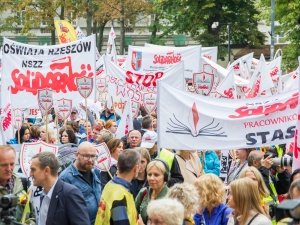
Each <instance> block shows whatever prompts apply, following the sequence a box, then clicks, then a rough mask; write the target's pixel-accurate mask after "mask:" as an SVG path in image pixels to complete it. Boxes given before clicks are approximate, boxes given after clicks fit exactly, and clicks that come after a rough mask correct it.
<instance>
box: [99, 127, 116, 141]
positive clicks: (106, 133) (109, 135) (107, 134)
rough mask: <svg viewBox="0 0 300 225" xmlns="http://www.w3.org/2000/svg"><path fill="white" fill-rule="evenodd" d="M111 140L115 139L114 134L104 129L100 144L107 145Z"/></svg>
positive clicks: (100, 136) (101, 133)
mask: <svg viewBox="0 0 300 225" xmlns="http://www.w3.org/2000/svg"><path fill="white" fill-rule="evenodd" d="M111 139H113V134H112V133H111V132H110V131H108V130H105V129H103V130H101V131H100V135H99V136H98V139H97V141H98V142H100V143H102V142H105V143H106V144H107V143H108V142H109V141H110V140H111Z"/></svg>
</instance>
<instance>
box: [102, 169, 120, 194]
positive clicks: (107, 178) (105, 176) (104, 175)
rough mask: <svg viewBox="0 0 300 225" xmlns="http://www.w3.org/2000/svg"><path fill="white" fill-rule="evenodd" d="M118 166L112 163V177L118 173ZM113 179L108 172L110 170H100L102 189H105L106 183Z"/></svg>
mask: <svg viewBox="0 0 300 225" xmlns="http://www.w3.org/2000/svg"><path fill="white" fill-rule="evenodd" d="M117 170H118V168H117V165H112V166H111V167H110V169H109V172H110V174H111V175H112V177H114V176H115V175H116V172H117ZM110 180H111V177H110V175H109V174H108V172H105V171H101V172H100V181H101V189H102V190H103V189H104V187H105V185H106V184H107V183H108V182H109V181H110Z"/></svg>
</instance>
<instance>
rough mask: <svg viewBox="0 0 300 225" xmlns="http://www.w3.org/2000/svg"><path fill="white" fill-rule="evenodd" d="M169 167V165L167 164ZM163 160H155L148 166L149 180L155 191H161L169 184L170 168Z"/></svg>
mask: <svg viewBox="0 0 300 225" xmlns="http://www.w3.org/2000/svg"><path fill="white" fill-rule="evenodd" d="M166 165H167V164H166ZM166 165H165V164H164V163H163V162H162V161H161V160H153V161H151V162H150V163H149V164H148V166H147V180H148V183H149V186H150V187H151V188H152V189H154V190H159V189H161V188H162V187H163V186H164V185H165V182H167V179H168V175H166V174H167V173H169V168H166Z"/></svg>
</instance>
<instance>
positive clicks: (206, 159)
mask: <svg viewBox="0 0 300 225" xmlns="http://www.w3.org/2000/svg"><path fill="white" fill-rule="evenodd" d="M200 162H201V165H202V168H203V170H204V173H213V174H215V175H217V176H220V167H221V165H220V159H219V157H218V155H217V153H216V152H215V151H212V150H204V151H201V153H200Z"/></svg>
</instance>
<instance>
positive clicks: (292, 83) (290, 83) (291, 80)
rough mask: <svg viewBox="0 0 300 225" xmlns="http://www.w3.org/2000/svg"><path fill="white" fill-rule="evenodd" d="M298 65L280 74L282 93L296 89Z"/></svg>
mask: <svg viewBox="0 0 300 225" xmlns="http://www.w3.org/2000/svg"><path fill="white" fill-rule="evenodd" d="M298 79H299V67H298V68H297V69H296V70H295V71H292V72H290V73H288V74H285V75H283V76H281V84H282V87H281V91H282V93H284V92H288V91H291V90H295V89H298V87H299V86H298V83H299V82H298Z"/></svg>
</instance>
